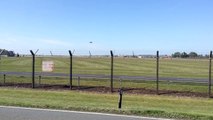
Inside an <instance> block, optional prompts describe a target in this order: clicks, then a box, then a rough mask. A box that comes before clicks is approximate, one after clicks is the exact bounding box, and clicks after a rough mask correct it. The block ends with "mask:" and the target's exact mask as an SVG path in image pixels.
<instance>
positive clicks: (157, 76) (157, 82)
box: [156, 51, 159, 95]
mask: <svg viewBox="0 0 213 120" xmlns="http://www.w3.org/2000/svg"><path fill="white" fill-rule="evenodd" d="M156 59H157V63H156V65H157V66H156V85H157V86H156V87H157V88H156V92H157V95H158V94H159V51H157V55H156Z"/></svg>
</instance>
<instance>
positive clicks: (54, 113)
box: [0, 106, 164, 120]
mask: <svg viewBox="0 0 213 120" xmlns="http://www.w3.org/2000/svg"><path fill="white" fill-rule="evenodd" d="M0 120H164V119H160V118H147V117H137V116H125V115H115V114H103V113H92V112H77V111H65V110H48V109H35V108H20V107H5V106H0Z"/></svg>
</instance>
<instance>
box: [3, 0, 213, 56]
mask: <svg viewBox="0 0 213 120" xmlns="http://www.w3.org/2000/svg"><path fill="white" fill-rule="evenodd" d="M212 6H213V1H212V0H0V48H4V49H8V50H14V51H15V52H21V53H28V51H29V50H30V49H32V50H36V49H40V51H39V52H40V53H42V52H44V53H45V52H46V53H48V52H49V51H50V50H51V51H56V52H61V53H62V52H65V51H67V50H69V49H70V50H73V49H75V51H76V54H77V53H80V52H82V53H83V52H85V53H88V52H87V51H89V50H90V51H92V52H94V53H97V54H98V53H100V54H106V53H108V51H109V50H111V49H112V50H114V51H117V54H124V53H125V52H126V53H129V54H131V53H132V51H135V53H136V54H151V53H155V51H156V50H159V51H161V53H163V54H171V53H173V52H175V51H186V52H190V51H196V52H198V53H206V54H207V53H208V52H209V51H210V50H212V48H213V47H212V46H213V22H212V21H213V7H212ZM90 41H93V43H92V44H91V43H89V42H90Z"/></svg>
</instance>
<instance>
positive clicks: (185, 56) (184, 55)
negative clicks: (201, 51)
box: [181, 52, 189, 58]
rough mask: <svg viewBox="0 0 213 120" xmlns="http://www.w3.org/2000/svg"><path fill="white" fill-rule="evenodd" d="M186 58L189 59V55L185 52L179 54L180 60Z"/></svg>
mask: <svg viewBox="0 0 213 120" xmlns="http://www.w3.org/2000/svg"><path fill="white" fill-rule="evenodd" d="M187 57H189V55H188V54H187V53H186V52H182V53H181V58H187Z"/></svg>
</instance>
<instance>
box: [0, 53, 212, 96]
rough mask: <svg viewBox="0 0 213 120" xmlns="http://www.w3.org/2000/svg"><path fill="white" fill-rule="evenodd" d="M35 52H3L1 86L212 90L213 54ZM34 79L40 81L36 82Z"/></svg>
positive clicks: (179, 91) (180, 91) (156, 91)
mask: <svg viewBox="0 0 213 120" xmlns="http://www.w3.org/2000/svg"><path fill="white" fill-rule="evenodd" d="M50 53H51V54H50V55H42V54H35V61H34V63H35V67H34V70H35V73H34V75H35V76H34V79H33V72H32V71H33V58H32V55H31V54H27V55H19V57H1V60H0V73H1V78H0V82H1V86H20V87H32V86H33V85H34V87H35V88H47V89H73V90H87V91H97V92H110V91H112V92H113V91H117V90H118V89H119V88H123V90H124V91H125V92H126V93H135V94H144V93H146V94H174V95H186V96H208V95H209V96H211V95H210V94H211V73H212V72H211V57H210V56H208V57H195V58H173V57H172V56H168V55H160V54H159V56H158V55H157V54H156V53H153V54H151V55H134V54H133V55H119V54H115V53H114V54H113V52H112V54H110V52H109V53H105V54H102V55H91V52H89V53H90V54H88V55H80V54H73V53H72V52H71V51H70V53H69V52H68V51H67V52H66V53H63V54H57V52H54V53H55V54H53V53H52V52H50ZM33 81H34V82H33Z"/></svg>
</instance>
